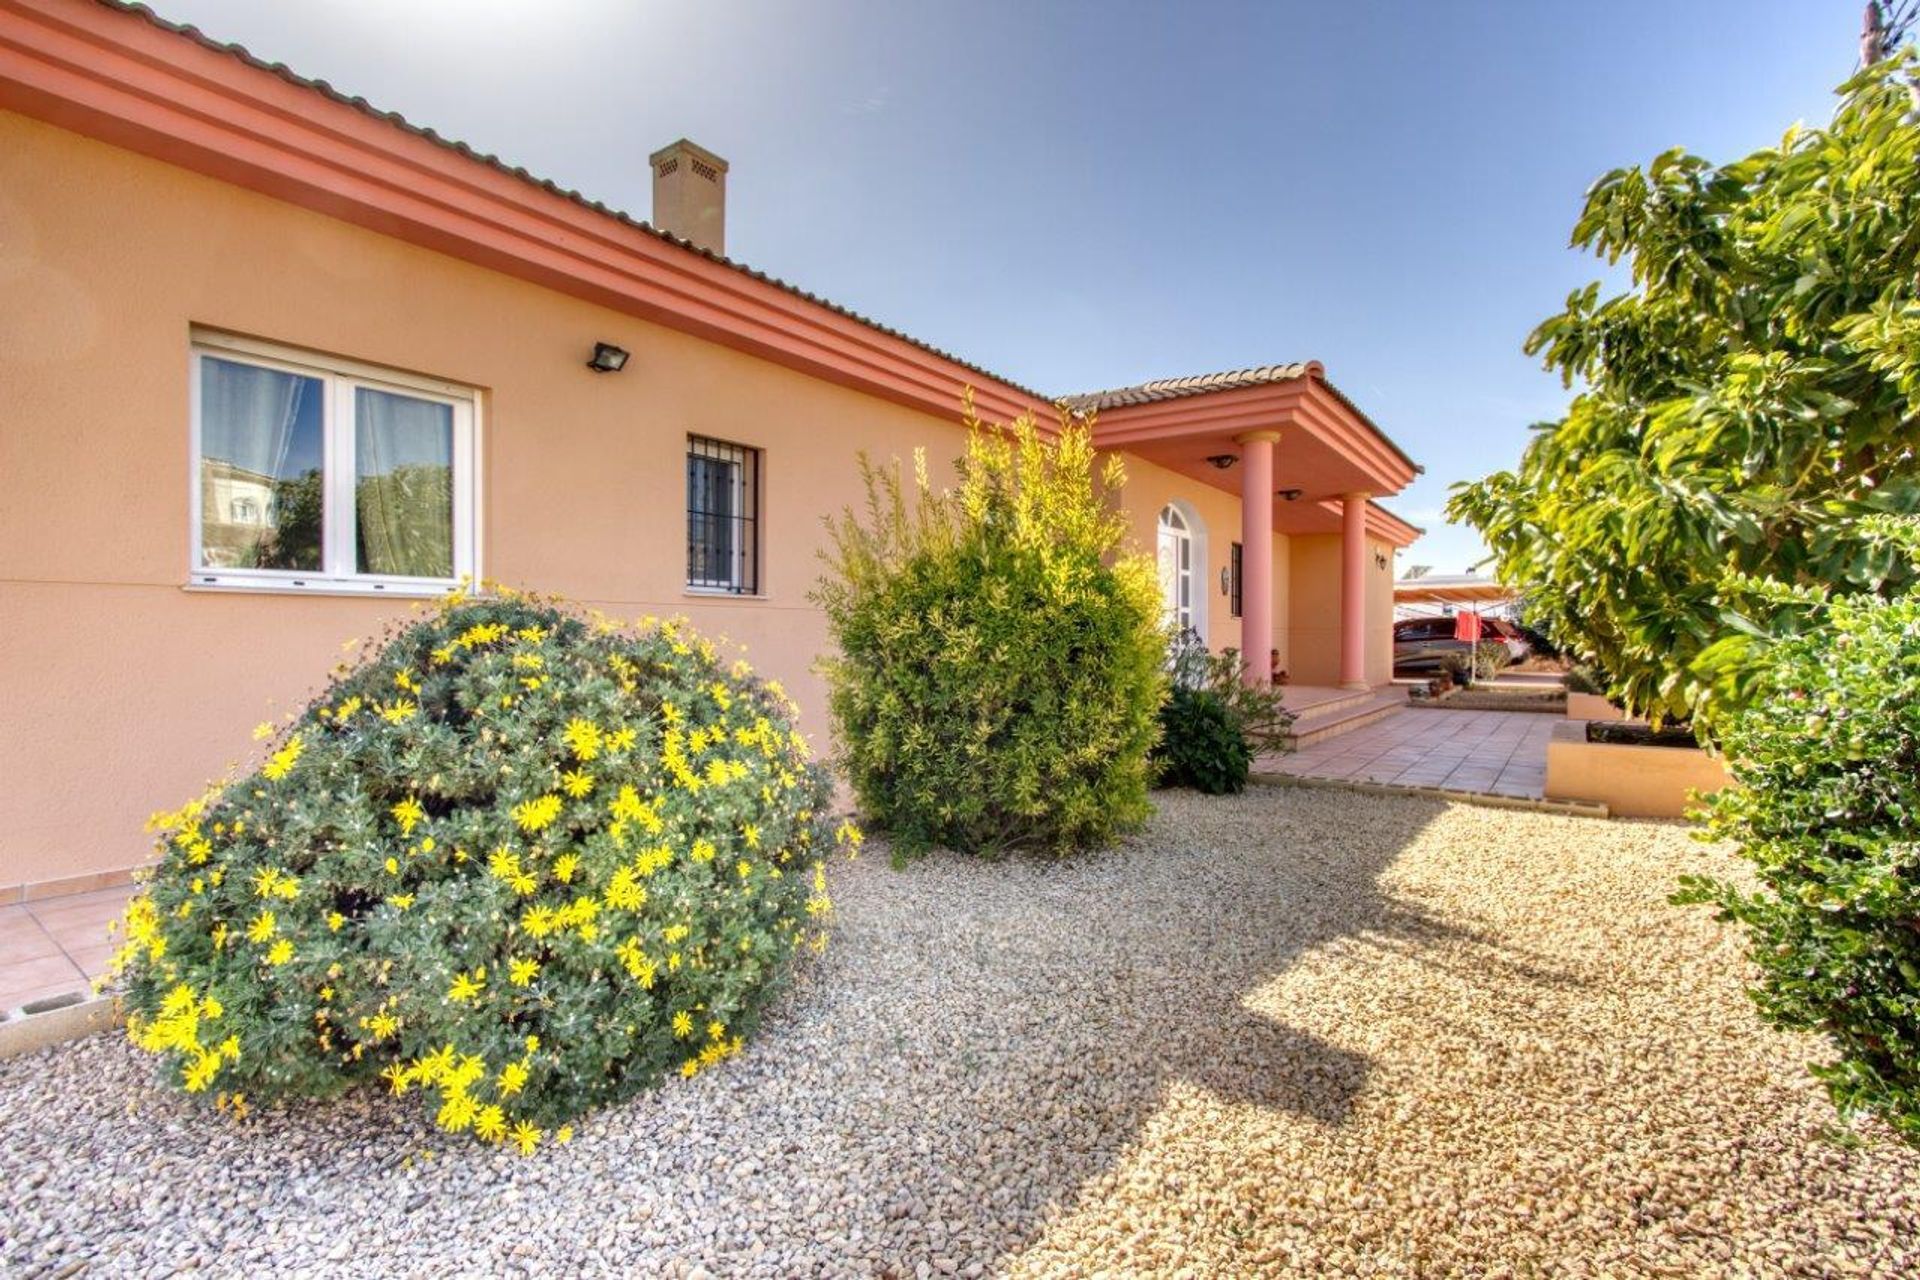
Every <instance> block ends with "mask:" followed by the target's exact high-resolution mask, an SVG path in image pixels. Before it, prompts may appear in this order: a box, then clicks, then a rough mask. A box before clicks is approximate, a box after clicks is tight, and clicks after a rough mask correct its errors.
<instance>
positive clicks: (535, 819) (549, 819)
mask: <svg viewBox="0 0 1920 1280" xmlns="http://www.w3.org/2000/svg"><path fill="white" fill-rule="evenodd" d="M559 816H560V797H559V796H556V795H544V796H541V797H540V798H539V799H538V800H523V801H521V802H520V803H519V804H517V805H515V806H514V807H513V820H514V821H515V822H517V823H519V824H520V828H521V830H523V831H540V830H543V829H545V828H547V827H550V826H552V825H553V820H554V819H555V818H557V817H559Z"/></svg>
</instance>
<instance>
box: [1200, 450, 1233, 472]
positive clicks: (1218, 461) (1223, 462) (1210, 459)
mask: <svg viewBox="0 0 1920 1280" xmlns="http://www.w3.org/2000/svg"><path fill="white" fill-rule="evenodd" d="M1238 461H1240V455H1239V454H1237V453H1210V454H1208V455H1207V465H1209V466H1211V467H1214V468H1215V469H1217V470H1220V471H1225V470H1226V469H1227V468H1228V467H1231V466H1232V465H1233V464H1234V463H1236V462H1238Z"/></svg>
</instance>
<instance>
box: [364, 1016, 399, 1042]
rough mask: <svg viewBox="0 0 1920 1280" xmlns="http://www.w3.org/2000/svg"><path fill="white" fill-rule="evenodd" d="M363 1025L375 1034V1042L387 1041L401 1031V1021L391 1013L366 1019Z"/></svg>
mask: <svg viewBox="0 0 1920 1280" xmlns="http://www.w3.org/2000/svg"><path fill="white" fill-rule="evenodd" d="M362 1025H364V1026H365V1027H366V1029H367V1030H368V1031H371V1032H372V1033H373V1038H374V1039H375V1040H385V1039H386V1038H387V1037H388V1036H390V1035H392V1034H393V1033H394V1032H396V1031H398V1030H399V1029H400V1020H399V1019H398V1018H396V1017H394V1016H393V1015H392V1014H390V1013H376V1014H374V1015H373V1016H372V1017H371V1018H367V1019H365V1020H364V1021H363V1023H362Z"/></svg>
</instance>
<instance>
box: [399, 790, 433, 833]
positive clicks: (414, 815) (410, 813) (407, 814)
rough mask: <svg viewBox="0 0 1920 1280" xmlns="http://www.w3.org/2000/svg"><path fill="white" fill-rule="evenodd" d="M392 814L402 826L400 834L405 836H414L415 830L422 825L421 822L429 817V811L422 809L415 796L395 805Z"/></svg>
mask: <svg viewBox="0 0 1920 1280" xmlns="http://www.w3.org/2000/svg"><path fill="white" fill-rule="evenodd" d="M390 812H391V813H392V814H393V820H394V821H395V822H398V823H399V824H400V834H401V835H403V836H410V835H412V834H413V829H414V828H415V827H417V826H419V825H420V820H421V819H422V818H424V817H426V816H427V811H426V810H425V809H424V808H422V807H421V804H420V801H419V799H418V798H416V797H414V796H408V797H407V798H406V799H405V800H402V801H401V802H400V803H399V804H396V805H394V806H393V808H392V810H391V811H390Z"/></svg>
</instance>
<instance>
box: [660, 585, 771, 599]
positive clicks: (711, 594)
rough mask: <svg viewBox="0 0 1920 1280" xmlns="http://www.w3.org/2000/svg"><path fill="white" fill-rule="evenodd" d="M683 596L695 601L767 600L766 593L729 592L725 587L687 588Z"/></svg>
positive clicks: (682, 593)
mask: <svg viewBox="0 0 1920 1280" xmlns="http://www.w3.org/2000/svg"><path fill="white" fill-rule="evenodd" d="M680 594H681V595H683V596H686V597H688V598H689V599H695V600H766V599H768V598H769V597H768V596H767V593H766V592H764V591H729V590H727V589H726V588H725V587H687V588H686V589H685V590H683V591H682V592H681V593H680Z"/></svg>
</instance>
